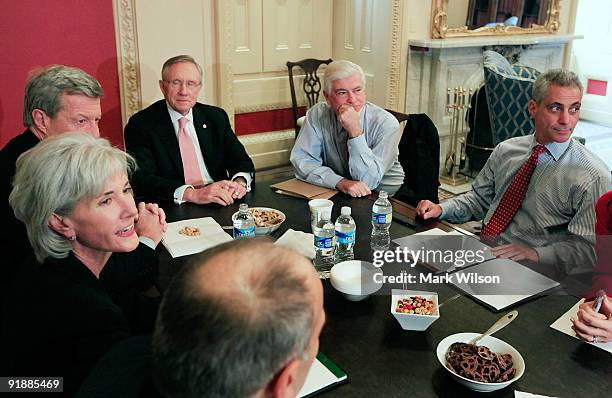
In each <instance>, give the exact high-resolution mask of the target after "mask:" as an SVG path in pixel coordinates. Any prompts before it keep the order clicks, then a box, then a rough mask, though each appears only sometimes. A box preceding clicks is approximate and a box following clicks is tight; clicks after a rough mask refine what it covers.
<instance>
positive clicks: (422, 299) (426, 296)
mask: <svg viewBox="0 0 612 398" xmlns="http://www.w3.org/2000/svg"><path fill="white" fill-rule="evenodd" d="M391 314H392V315H393V316H394V317H395V319H397V321H398V322H399V324H400V325H401V327H402V329H404V330H416V331H423V330H425V329H427V328H428V327H429V326H430V325H431V324H432V323H434V322H435V321H437V320H438V318H440V312H439V310H438V294H437V293H435V292H423V291H418V290H400V289H393V290H392V291H391Z"/></svg>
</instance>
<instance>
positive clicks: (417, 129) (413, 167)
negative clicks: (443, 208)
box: [387, 109, 440, 206]
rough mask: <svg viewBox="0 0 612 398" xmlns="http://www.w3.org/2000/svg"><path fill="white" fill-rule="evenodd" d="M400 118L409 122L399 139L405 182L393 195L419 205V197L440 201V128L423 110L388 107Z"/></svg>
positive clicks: (413, 204) (401, 120)
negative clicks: (399, 109) (399, 110)
mask: <svg viewBox="0 0 612 398" xmlns="http://www.w3.org/2000/svg"><path fill="white" fill-rule="evenodd" d="M387 112H389V113H391V114H392V115H393V116H395V118H396V119H397V121H398V122H400V123H402V122H404V121H405V122H406V125H405V126H404V131H403V133H402V137H401V138H400V141H399V146H398V149H399V161H400V164H401V165H402V168H403V169H404V183H403V184H402V186H401V187H400V189H399V190H398V191H397V192H396V193H395V196H394V198H395V199H397V200H400V201H402V202H405V203H408V204H409V205H412V206H416V204H417V203H418V201H419V200H423V199H427V200H431V201H432V202H434V203H438V202H439V200H438V187H439V186H440V180H439V177H438V175H439V174H440V138H439V136H438V129H437V128H436V126H435V124H434V123H433V122H432V121H431V119H430V118H429V116H427V115H426V114H424V113H419V114H410V115H407V114H405V113H400V112H396V111H392V110H389V109H387Z"/></svg>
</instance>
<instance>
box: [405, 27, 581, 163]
mask: <svg viewBox="0 0 612 398" xmlns="http://www.w3.org/2000/svg"><path fill="white" fill-rule="evenodd" d="M581 38H582V36H578V35H517V36H491V37H469V38H452V39H411V40H409V41H408V45H409V51H408V70H407V79H406V106H405V111H406V113H426V114H427V115H428V116H429V117H430V118H431V119H432V120H433V122H434V123H435V125H436V127H437V128H438V132H439V135H440V144H441V151H440V156H441V157H442V158H443V157H444V156H445V155H446V149H447V147H448V142H449V141H448V137H449V131H450V115H449V114H448V113H447V112H446V100H447V95H446V93H447V89H449V88H451V89H452V88H454V87H457V86H462V87H464V88H466V89H470V88H476V87H478V86H480V85H481V84H482V82H483V81H484V69H483V51H484V50H488V49H492V50H495V51H498V52H501V53H502V54H504V56H506V57H507V58H509V59H511V60H512V62H518V63H520V64H522V65H526V66H530V67H532V68H535V69H537V70H539V71H545V70H548V69H551V68H559V67H561V66H562V63H563V60H562V57H563V50H564V47H565V45H566V44H567V43H569V42H571V41H572V40H575V39H581Z"/></svg>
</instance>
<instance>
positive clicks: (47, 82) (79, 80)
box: [23, 65, 104, 127]
mask: <svg viewBox="0 0 612 398" xmlns="http://www.w3.org/2000/svg"><path fill="white" fill-rule="evenodd" d="M62 94H81V95H85V96H87V97H90V98H100V97H102V96H103V95H104V91H103V90H102V87H101V86H100V83H99V82H98V81H97V80H96V79H95V78H94V77H92V76H91V75H89V74H87V73H86V72H84V71H82V70H81V69H79V68H73V67H70V66H64V65H51V66H48V67H46V68H43V69H39V70H36V71H34V73H33V74H32V76H31V77H30V79H29V80H28V83H27V84H26V88H25V95H24V98H23V125H24V127H31V126H33V125H34V120H32V111H33V110H34V109H40V110H42V111H44V112H45V113H46V114H47V115H48V116H49V117H50V118H51V119H53V118H54V117H55V115H57V113H58V112H59V111H60V109H61V108H62V98H61V96H62Z"/></svg>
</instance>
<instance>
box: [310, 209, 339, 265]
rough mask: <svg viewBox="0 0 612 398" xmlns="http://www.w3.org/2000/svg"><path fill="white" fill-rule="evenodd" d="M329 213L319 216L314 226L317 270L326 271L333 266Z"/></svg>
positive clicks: (332, 235)
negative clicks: (325, 215)
mask: <svg viewBox="0 0 612 398" xmlns="http://www.w3.org/2000/svg"><path fill="white" fill-rule="evenodd" d="M330 217H331V214H330V215H329V216H327V217H321V218H320V219H319V220H318V221H317V223H316V224H315V226H314V231H313V232H314V246H315V251H316V255H315V261H314V265H315V268H316V270H317V271H319V272H326V271H329V270H331V268H332V267H333V266H334V224H332V222H331V220H330Z"/></svg>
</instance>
